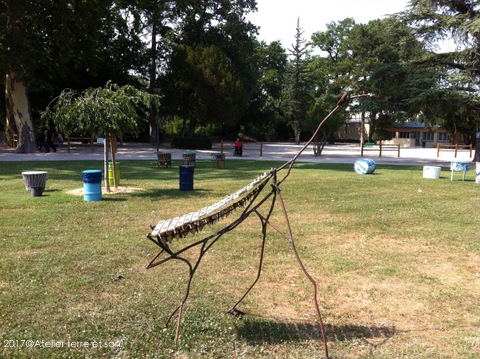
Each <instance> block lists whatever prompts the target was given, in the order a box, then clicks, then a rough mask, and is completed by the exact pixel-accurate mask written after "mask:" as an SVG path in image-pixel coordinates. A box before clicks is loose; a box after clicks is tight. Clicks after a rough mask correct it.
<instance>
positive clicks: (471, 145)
mask: <svg viewBox="0 0 480 359" xmlns="http://www.w3.org/2000/svg"><path fill="white" fill-rule="evenodd" d="M470 157H472V144H470Z"/></svg>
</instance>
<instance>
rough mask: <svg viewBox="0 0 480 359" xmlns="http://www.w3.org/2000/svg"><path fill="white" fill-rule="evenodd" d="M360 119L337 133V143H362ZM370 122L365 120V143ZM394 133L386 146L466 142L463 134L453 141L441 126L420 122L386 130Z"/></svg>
mask: <svg viewBox="0 0 480 359" xmlns="http://www.w3.org/2000/svg"><path fill="white" fill-rule="evenodd" d="M360 128H361V120H360V118H357V117H355V118H352V119H350V120H347V121H345V124H344V125H342V127H341V128H340V129H339V130H338V131H337V132H336V133H335V139H336V140H337V141H348V142H360ZM370 128H371V126H370V121H369V120H368V119H365V136H364V138H365V141H367V139H368V133H369V131H370ZM385 130H386V131H390V132H393V134H392V139H391V140H390V141H383V142H382V143H384V144H390V145H398V144H400V146H402V147H420V146H422V147H437V144H450V143H452V144H460V143H464V142H465V140H464V139H463V136H462V135H461V134H458V135H456V136H455V138H453V139H451V138H450V135H449V133H448V131H447V130H445V129H444V128H443V127H441V126H428V125H427V126H426V125H425V123H423V122H420V121H410V122H405V123H398V124H396V125H395V126H394V127H392V128H385Z"/></svg>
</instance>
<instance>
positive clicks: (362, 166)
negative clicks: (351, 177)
mask: <svg viewBox="0 0 480 359" xmlns="http://www.w3.org/2000/svg"><path fill="white" fill-rule="evenodd" d="M353 168H354V169H355V172H357V173H358V174H359V175H365V174H372V173H373V172H374V171H375V168H376V166H375V162H373V160H371V159H370V158H362V159H360V160H358V161H356V162H355V166H354V167H353Z"/></svg>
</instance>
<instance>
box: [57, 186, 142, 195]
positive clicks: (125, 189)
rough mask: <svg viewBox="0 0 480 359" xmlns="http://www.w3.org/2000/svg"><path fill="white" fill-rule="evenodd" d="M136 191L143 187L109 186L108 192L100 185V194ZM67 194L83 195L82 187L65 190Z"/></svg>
mask: <svg viewBox="0 0 480 359" xmlns="http://www.w3.org/2000/svg"><path fill="white" fill-rule="evenodd" d="M136 191H145V188H135V187H118V188H117V189H116V190H115V189H114V188H111V190H110V192H107V191H106V190H105V188H104V187H102V195H104V194H107V195H110V194H120V193H132V192H136ZM65 193H67V194H72V195H74V196H83V187H82V188H77V189H72V190H70V191H66V192H65Z"/></svg>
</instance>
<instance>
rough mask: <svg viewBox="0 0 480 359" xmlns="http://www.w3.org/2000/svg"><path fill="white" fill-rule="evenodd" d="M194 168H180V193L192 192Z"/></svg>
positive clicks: (187, 166)
mask: <svg viewBox="0 0 480 359" xmlns="http://www.w3.org/2000/svg"><path fill="white" fill-rule="evenodd" d="M193 169H194V166H190V165H183V166H180V191H193Z"/></svg>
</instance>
